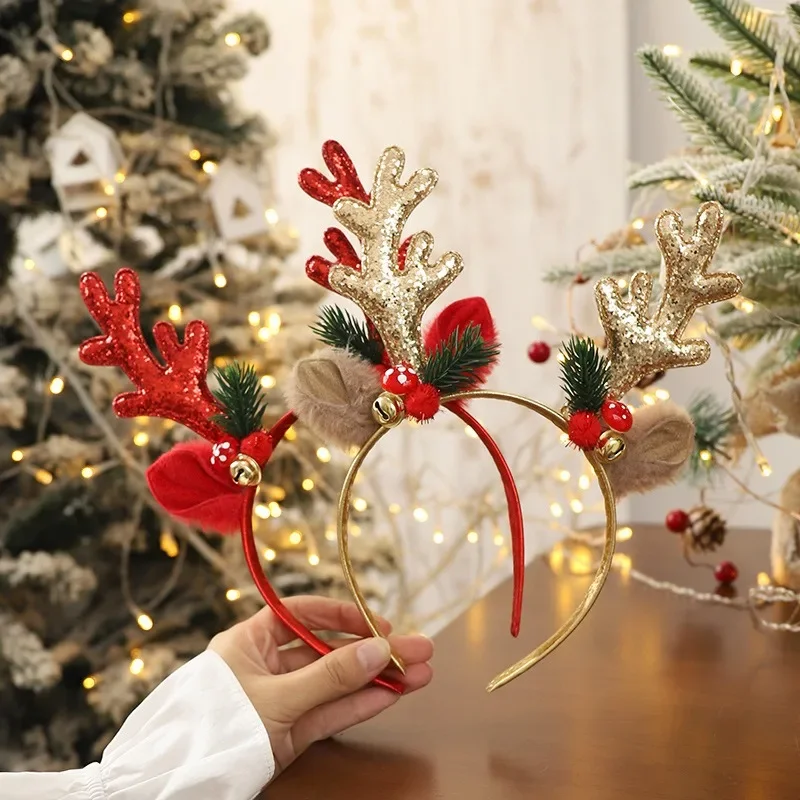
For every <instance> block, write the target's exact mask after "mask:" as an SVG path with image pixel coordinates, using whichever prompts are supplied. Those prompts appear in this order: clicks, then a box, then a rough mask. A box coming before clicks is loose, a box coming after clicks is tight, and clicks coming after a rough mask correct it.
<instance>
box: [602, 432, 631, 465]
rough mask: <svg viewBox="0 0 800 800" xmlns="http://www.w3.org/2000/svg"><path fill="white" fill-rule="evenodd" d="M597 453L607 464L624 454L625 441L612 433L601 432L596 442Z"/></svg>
mask: <svg viewBox="0 0 800 800" xmlns="http://www.w3.org/2000/svg"><path fill="white" fill-rule="evenodd" d="M597 452H598V453H599V454H600V457H601V458H602V459H603V460H604V461H608V462H609V463H610V462H612V461H616V460H617V459H618V458H622V456H623V455H624V454H625V440H624V439H623V438H622V437H621V436H620V435H619V434H618V433H615V432H614V431H603V433H601V434H600V438H599V439H598V440H597Z"/></svg>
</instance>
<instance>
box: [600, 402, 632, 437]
mask: <svg viewBox="0 0 800 800" xmlns="http://www.w3.org/2000/svg"><path fill="white" fill-rule="evenodd" d="M600 412H601V414H602V416H603V422H605V423H606V425H608V427H609V428H611V430H614V431H619V432H620V433H627V432H628V431H629V430H630V429H631V426H632V425H633V415H632V414H631V412H630V409H629V408H628V407H627V406H626V405H625V404H624V403H620V402H618V401H616V400H606V401H605V403H603V407H602V408H601V409H600Z"/></svg>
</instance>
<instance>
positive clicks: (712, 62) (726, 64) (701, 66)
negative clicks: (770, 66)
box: [689, 50, 800, 102]
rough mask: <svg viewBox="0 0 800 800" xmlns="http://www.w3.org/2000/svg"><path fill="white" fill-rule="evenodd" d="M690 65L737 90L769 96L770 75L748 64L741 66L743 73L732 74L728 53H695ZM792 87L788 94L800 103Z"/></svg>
mask: <svg viewBox="0 0 800 800" xmlns="http://www.w3.org/2000/svg"><path fill="white" fill-rule="evenodd" d="M689 64H690V66H692V67H693V68H694V69H696V70H698V72H702V73H703V74H704V75H708V77H709V78H715V79H717V80H722V81H725V82H726V83H728V84H730V85H731V86H735V87H736V88H737V89H744V90H745V91H747V92H755V93H756V94H757V95H767V94H769V88H770V86H769V84H770V78H769V75H765V74H764V73H763V72H760V71H759V72H756V71H754V70H751V69H750V68H749V66H748V65H747V64H742V65H741V72H740V73H739V74H738V75H734V74H733V73H732V72H731V57H730V55H728V53H717V52H711V51H706V50H704V51H702V52H700V53H695V54H694V55H693V56H692V57H691V58H690V59H689ZM790 88H793V87H790V86H787V87H786V91H787V94H788V95H789V97H790V98H791V99H792V100H795V101H798V102H800V100H798V98H800V94H798V93H797V92H794V93H793V92H792V91H790Z"/></svg>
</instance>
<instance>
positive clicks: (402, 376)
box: [381, 364, 420, 394]
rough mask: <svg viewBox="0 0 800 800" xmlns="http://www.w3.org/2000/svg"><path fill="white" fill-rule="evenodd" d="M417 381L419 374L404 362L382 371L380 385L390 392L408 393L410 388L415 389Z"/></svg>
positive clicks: (417, 384)
mask: <svg viewBox="0 0 800 800" xmlns="http://www.w3.org/2000/svg"><path fill="white" fill-rule="evenodd" d="M419 383H420V381H419V375H417V373H416V370H414V369H412V368H411V367H409V366H406V365H405V364H400V365H398V366H396V367H389V369H387V370H386V372H384V373H383V378H382V380H381V386H383V388H384V389H385V390H386V391H387V392H391V393H392V394H408V392H410V391H411V390H412V389H416V388H417V386H419Z"/></svg>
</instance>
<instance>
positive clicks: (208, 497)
mask: <svg viewBox="0 0 800 800" xmlns="http://www.w3.org/2000/svg"><path fill="white" fill-rule="evenodd" d="M211 456H212V445H211V444H210V443H208V442H189V443H186V444H178V445H176V446H175V447H173V448H172V450H170V451H169V452H168V453H165V454H164V455H163V456H161V458H159V459H158V460H157V461H156V462H155V463H154V464H152V465H151V466H150V467H149V468H148V470H147V483H148V484H149V486H150V491H151V492H152V493H153V497H155V499H156V500H157V501H158V504H159V505H160V506H161V507H162V508H163V509H164V510H165V511H167V512H168V513H170V514H171V515H172V516H173V517H177V518H178V519H181V520H183V521H184V522H190V523H192V524H193V525H197V526H198V527H200V528H202V529H203V530H204V531H214V532H216V533H236V532H238V531H239V521H240V519H241V516H242V508H244V503H245V491H244V489H242V488H241V487H240V486H237V485H236V484H235V483H234V482H233V481H232V480H231V478H230V475H229V474H228V471H227V470H221V469H219V467H214V466H213V465H212V463H211Z"/></svg>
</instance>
